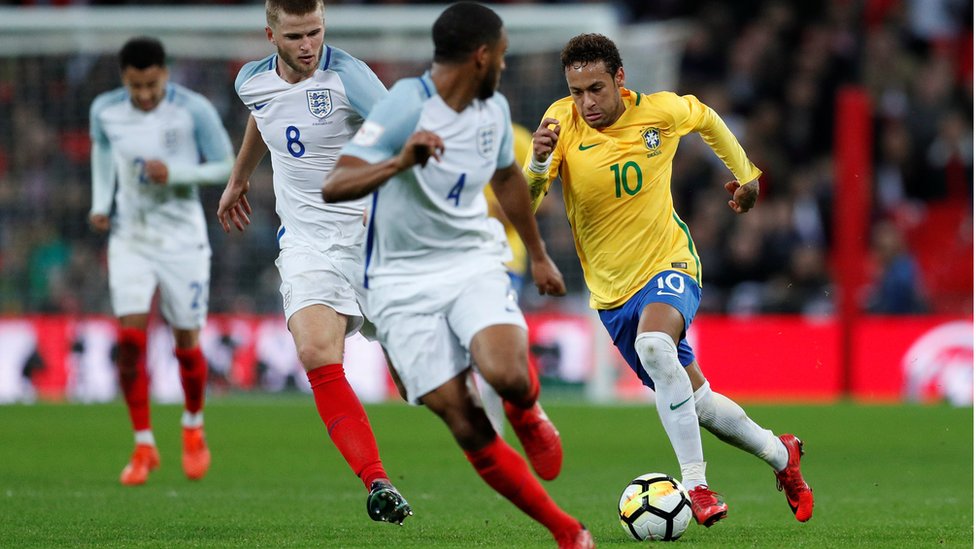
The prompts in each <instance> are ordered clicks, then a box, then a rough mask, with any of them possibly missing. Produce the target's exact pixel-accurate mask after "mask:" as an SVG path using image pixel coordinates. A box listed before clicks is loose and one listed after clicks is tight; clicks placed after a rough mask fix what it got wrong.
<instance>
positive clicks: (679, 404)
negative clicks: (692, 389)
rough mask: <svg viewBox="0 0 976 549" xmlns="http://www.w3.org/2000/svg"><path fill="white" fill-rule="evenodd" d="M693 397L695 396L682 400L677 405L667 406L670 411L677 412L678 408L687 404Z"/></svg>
mask: <svg viewBox="0 0 976 549" xmlns="http://www.w3.org/2000/svg"><path fill="white" fill-rule="evenodd" d="M693 396H695V395H691V396H690V397H688V398H686V399H684V400H682V401H681V402H679V403H677V404H669V406H671V409H672V410H677V409H678V408H681V406H682V405H684V403H685V402H688V401H689V400H691V397H693Z"/></svg>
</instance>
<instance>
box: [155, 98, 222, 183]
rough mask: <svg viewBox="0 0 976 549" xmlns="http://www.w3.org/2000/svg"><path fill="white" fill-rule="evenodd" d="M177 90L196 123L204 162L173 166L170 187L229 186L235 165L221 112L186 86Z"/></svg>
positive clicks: (195, 138)
mask: <svg viewBox="0 0 976 549" xmlns="http://www.w3.org/2000/svg"><path fill="white" fill-rule="evenodd" d="M171 85H172V86H174V87H175V88H176V98H175V101H176V102H177V103H178V104H179V105H180V106H182V107H183V108H184V109H186V111H187V112H188V113H189V114H190V117H191V119H192V120H193V138H194V140H195V141H196V146H197V151H199V153H200V156H201V158H202V159H203V162H200V163H197V164H170V165H168V166H167V167H168V168H169V181H168V184H170V185H218V184H223V183H226V181H227V177H228V176H229V175H230V171H231V168H233V166H234V149H233V147H232V146H231V144H230V136H228V135H227V130H226V129H224V125H223V123H222V122H221V121H220V115H218V114H217V109H215V108H214V106H213V105H212V104H211V103H210V101H208V100H207V98H205V97H204V96H202V95H200V94H198V93H196V92H193V91H190V90H188V89H186V88H184V87H182V86H177V85H176V84H171Z"/></svg>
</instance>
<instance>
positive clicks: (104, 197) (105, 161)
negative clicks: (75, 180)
mask: <svg viewBox="0 0 976 549" xmlns="http://www.w3.org/2000/svg"><path fill="white" fill-rule="evenodd" d="M91 172H92V204H91V212H89V215H108V214H109V211H111V209H112V195H113V194H114V192H115V163H114V162H113V160H112V149H111V147H110V146H109V145H107V144H105V143H101V142H99V141H93V142H92V151H91Z"/></svg>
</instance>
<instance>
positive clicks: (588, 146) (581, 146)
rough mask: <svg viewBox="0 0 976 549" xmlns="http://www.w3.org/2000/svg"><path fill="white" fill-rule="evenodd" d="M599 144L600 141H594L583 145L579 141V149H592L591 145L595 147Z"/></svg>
mask: <svg viewBox="0 0 976 549" xmlns="http://www.w3.org/2000/svg"><path fill="white" fill-rule="evenodd" d="M601 144H602V143H594V144H592V145H585V146H584V145H583V144H582V143H580V146H579V150H581V151H585V150H586V149H592V148H593V147H596V146H597V145H601Z"/></svg>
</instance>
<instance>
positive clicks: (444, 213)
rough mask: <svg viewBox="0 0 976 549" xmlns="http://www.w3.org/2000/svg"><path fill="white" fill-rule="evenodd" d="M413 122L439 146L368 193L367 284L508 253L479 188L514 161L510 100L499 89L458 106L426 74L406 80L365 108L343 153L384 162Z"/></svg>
mask: <svg viewBox="0 0 976 549" xmlns="http://www.w3.org/2000/svg"><path fill="white" fill-rule="evenodd" d="M417 130H429V131H431V132H433V133H435V134H437V135H438V136H440V138H441V139H442V140H443V141H444V154H443V155H441V159H440V161H435V160H434V159H433V158H432V159H431V160H430V161H429V162H427V165H426V167H421V166H420V165H417V166H414V167H413V168H411V169H409V170H405V171H403V172H401V173H399V174H398V175H397V176H395V177H394V178H392V179H391V180H390V181H388V182H386V183H385V184H383V186H381V187H380V188H379V189H377V190H376V191H375V192H374V193H373V206H372V213H371V214H370V218H369V219H370V221H369V230H368V235H367V249H366V269H367V270H366V273H367V276H366V281H365V282H366V285H367V287H375V286H378V285H385V284H398V283H404V282H408V281H411V280H415V279H416V277H418V276H420V277H423V276H425V275H427V276H444V275H447V276H450V275H452V274H457V273H460V272H462V271H463V272H470V271H471V270H472V269H474V270H475V271H478V270H479V269H482V270H483V269H495V268H498V267H499V266H500V265H501V264H502V263H504V261H506V260H507V258H508V257H510V254H509V251H508V245H507V244H506V242H505V236H504V232H503V230H502V228H501V225H500V224H499V223H498V221H497V220H494V219H492V218H490V217H488V205H487V202H486V201H485V197H484V193H483V190H484V187H485V185H487V184H488V183H489V181H490V180H491V178H492V176H493V175H494V173H495V170H497V169H499V168H506V167H509V166H511V165H512V163H513V162H514V161H515V153H514V150H513V137H512V124H511V113H510V111H509V107H508V101H507V100H506V99H505V97H504V96H502V95H501V94H500V93H497V92H496V93H495V94H494V95H493V96H492V97H490V98H489V99H487V100H485V101H482V100H475V101H473V102H472V103H471V104H470V105H469V106H468V107H467V108H465V109H464V110H463V111H462V112H460V113H459V112H456V111H454V110H453V109H452V108H451V107H449V106H448V105H447V104H446V103H445V102H444V100H443V99H441V97H440V96H439V95H438V94H437V89H436V88H435V87H434V83H433V81H432V80H431V79H430V75H429V74H424V75H423V76H422V77H420V78H409V79H404V80H401V81H399V82H397V83H396V85H394V86H393V87H392V88H391V89H390V95H389V96H388V97H387V98H386V99H384V100H383V101H381V102H380V103H378V104H377V105H376V107H375V108H374V109H373V111H372V112H370V114H369V117H368V118H367V120H366V122H365V123H364V124H363V127H362V129H361V130H360V131H359V133H357V134H356V136H355V137H354V138H353V140H352V141H351V142H350V143H349V144H348V145H347V146H346V147H345V148H344V149H343V154H348V155H351V156H356V157H359V158H362V159H363V160H366V161H367V162H370V163H376V162H381V161H384V160H387V159H389V158H392V157H394V156H396V155H397V154H399V151H400V149H401V148H402V147H403V145H404V143H405V142H406V141H407V138H409V137H410V135H411V134H413V133H414V132H415V131H417ZM459 257H463V259H462V260H459Z"/></svg>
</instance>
